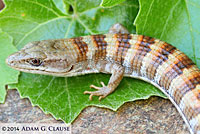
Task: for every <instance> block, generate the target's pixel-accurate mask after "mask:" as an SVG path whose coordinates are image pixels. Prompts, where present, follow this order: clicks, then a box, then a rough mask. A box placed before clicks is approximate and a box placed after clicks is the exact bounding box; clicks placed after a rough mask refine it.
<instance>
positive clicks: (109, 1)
mask: <svg viewBox="0 0 200 134" xmlns="http://www.w3.org/2000/svg"><path fill="white" fill-rule="evenodd" d="M124 1H125V0H102V2H101V6H102V7H113V6H115V5H118V4H120V3H122V2H124Z"/></svg>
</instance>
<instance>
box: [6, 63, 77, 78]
mask: <svg viewBox="0 0 200 134" xmlns="http://www.w3.org/2000/svg"><path fill="white" fill-rule="evenodd" d="M10 67H11V68H13V69H16V70H19V71H22V72H26V73H33V74H35V73H36V74H44V75H55V76H63V75H65V74H67V73H69V72H71V71H72V70H73V69H74V66H73V65H72V66H71V67H70V69H69V70H67V71H65V72H55V71H47V70H45V69H43V70H42V69H39V68H30V69H27V68H21V67H16V66H10Z"/></svg>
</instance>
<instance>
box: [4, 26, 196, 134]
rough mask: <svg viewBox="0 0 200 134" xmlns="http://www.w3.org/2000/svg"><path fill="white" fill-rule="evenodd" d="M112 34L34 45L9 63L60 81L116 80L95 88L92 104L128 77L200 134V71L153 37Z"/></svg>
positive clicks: (116, 31) (121, 30)
mask: <svg viewBox="0 0 200 134" xmlns="http://www.w3.org/2000/svg"><path fill="white" fill-rule="evenodd" d="M110 31H111V32H110V33H108V34H101V35H88V36H81V37H75V38H66V39H56V40H42V41H34V42H30V43H28V44H27V45H25V46H24V48H22V49H21V50H20V51H18V52H16V53H14V54H12V55H10V56H9V57H8V58H7V59H6V63H7V64H8V65H9V66H10V67H12V68H14V69H16V70H19V71H23V72H27V73H36V74H44V75H53V76H58V77H71V76H78V75H85V74H89V73H100V72H101V73H109V74H111V77H110V80H109V82H108V84H107V85H106V84H104V83H103V82H100V83H101V85H102V87H97V86H95V85H91V86H90V87H91V88H94V89H96V91H85V92H84V94H89V95H90V96H89V99H90V100H92V97H93V96H99V100H101V99H103V98H105V97H106V96H108V95H109V94H111V93H112V92H113V91H114V90H115V89H116V88H117V87H118V85H119V84H120V81H121V80H122V79H123V77H124V76H126V77H132V78H137V79H141V80H144V81H146V82H148V83H151V84H152V85H154V86H156V87H157V88H159V89H160V90H161V91H162V92H163V93H164V94H165V95H166V96H167V97H168V98H169V99H170V101H171V102H172V103H173V104H174V105H175V107H176V109H177V110H178V111H179V113H180V115H181V116H182V118H183V119H184V121H185V123H186V124H187V126H188V128H189V131H190V133H191V134H200V70H199V69H198V67H197V66H196V65H195V64H194V63H193V61H192V60H191V59H190V58H189V57H188V56H186V55H185V54H184V53H183V52H181V51H180V50H178V49H177V48H176V47H174V46H172V45H171V44H168V43H166V42H164V41H161V40H159V39H155V38H152V37H148V36H144V35H137V34H129V33H128V30H126V29H125V28H124V27H123V26H122V25H120V24H115V25H114V26H113V27H112V28H111V29H110Z"/></svg>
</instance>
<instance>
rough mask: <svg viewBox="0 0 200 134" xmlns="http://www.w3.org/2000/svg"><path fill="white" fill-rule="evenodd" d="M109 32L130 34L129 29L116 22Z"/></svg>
mask: <svg viewBox="0 0 200 134" xmlns="http://www.w3.org/2000/svg"><path fill="white" fill-rule="evenodd" d="M109 33H112V34H116V33H122V34H125V33H126V34H129V31H128V30H127V29H126V28H125V27H124V26H123V25H122V24H120V23H116V24H114V25H113V26H112V27H111V28H110V29H109Z"/></svg>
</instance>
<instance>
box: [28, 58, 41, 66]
mask: <svg viewBox="0 0 200 134" xmlns="http://www.w3.org/2000/svg"><path fill="white" fill-rule="evenodd" d="M29 63H30V64H31V65H32V66H36V67H38V66H40V65H41V64H42V63H43V62H42V60H41V59H31V60H29Z"/></svg>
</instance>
